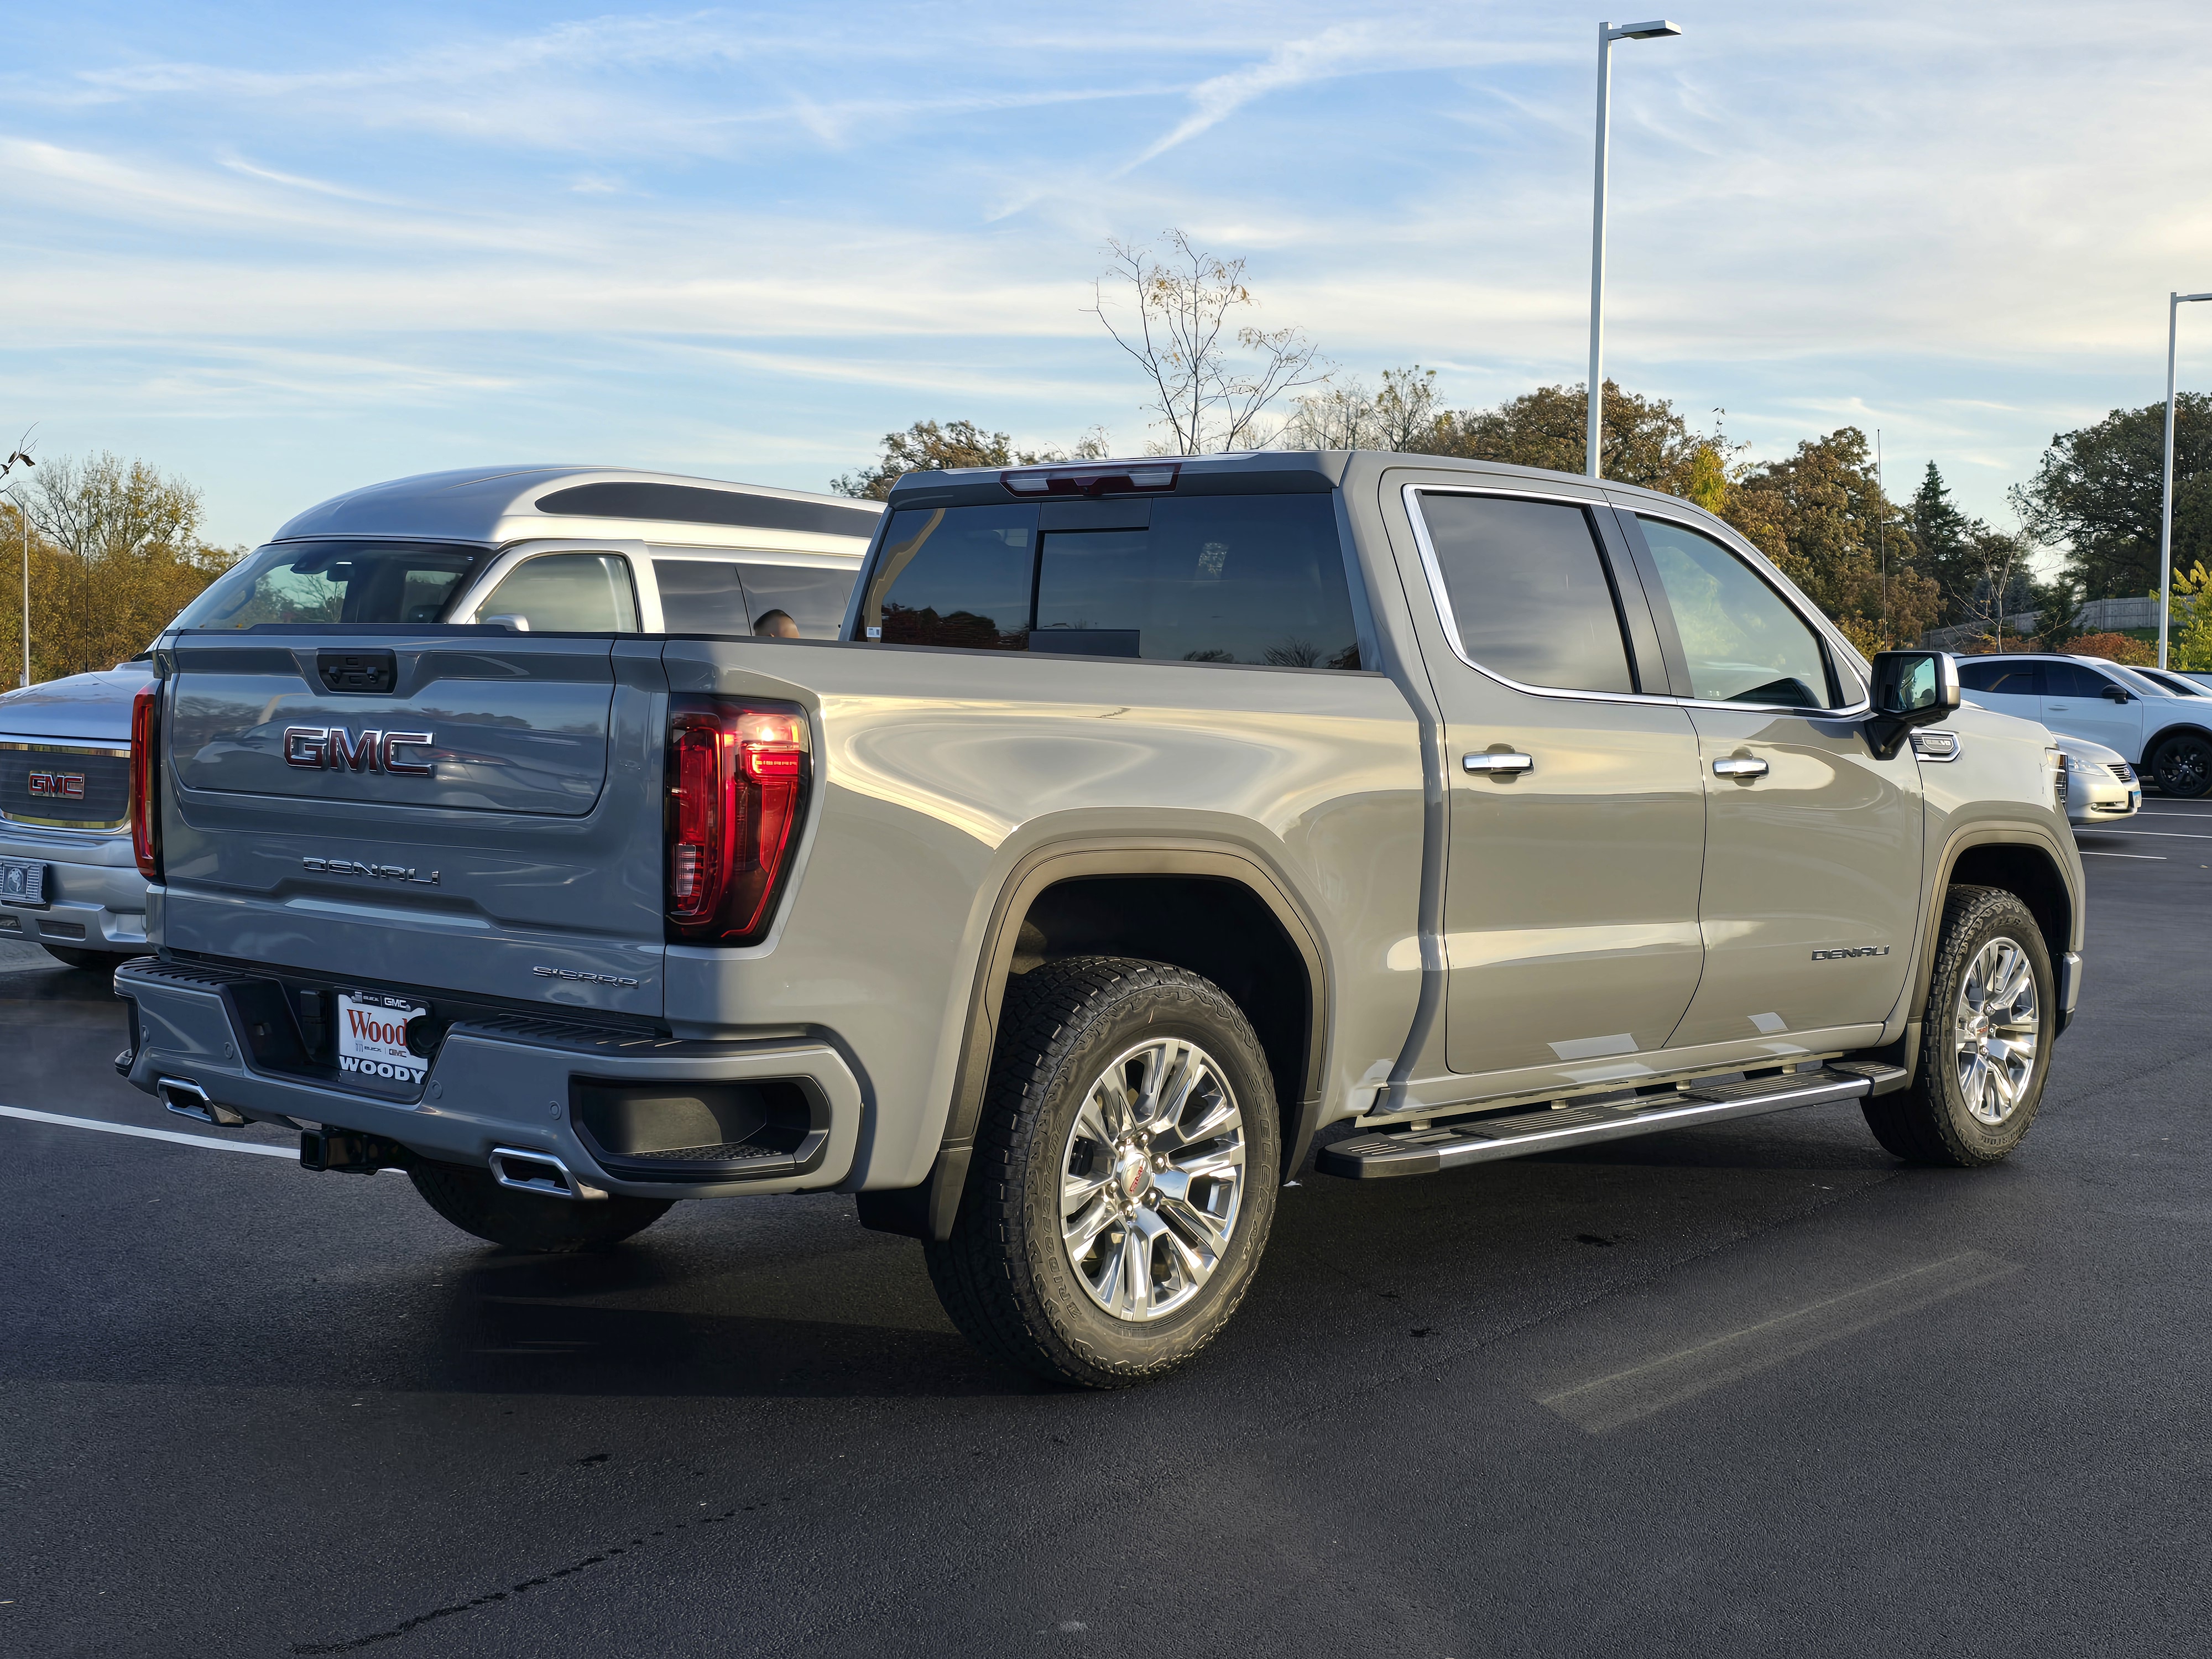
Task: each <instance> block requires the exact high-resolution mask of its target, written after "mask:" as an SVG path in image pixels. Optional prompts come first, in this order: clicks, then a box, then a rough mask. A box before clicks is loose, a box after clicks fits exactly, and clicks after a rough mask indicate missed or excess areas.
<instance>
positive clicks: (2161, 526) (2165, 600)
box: [2158, 294, 2212, 668]
mask: <svg viewBox="0 0 2212 1659" xmlns="http://www.w3.org/2000/svg"><path fill="white" fill-rule="evenodd" d="M2199 300H2212V294H2168V295H2166V489H2165V491H2164V493H2163V494H2162V495H2160V497H2159V504H2158V665H2159V666H2160V668H2163V667H2165V666H2166V621H2167V618H2168V617H2170V616H2171V615H2172V611H2173V347H2174V336H2175V333H2176V331H2177V328H2178V325H2179V323H2180V320H2181V308H2182V307H2184V306H2186V305H2194V304H2196V303H2197V301H2199Z"/></svg>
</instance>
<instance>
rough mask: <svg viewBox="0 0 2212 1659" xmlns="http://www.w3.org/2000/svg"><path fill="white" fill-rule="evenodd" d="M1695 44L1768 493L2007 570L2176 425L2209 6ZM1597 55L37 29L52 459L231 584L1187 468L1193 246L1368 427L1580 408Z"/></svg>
mask: <svg viewBox="0 0 2212 1659" xmlns="http://www.w3.org/2000/svg"><path fill="white" fill-rule="evenodd" d="M1637 15H1638V16H1641V15H1644V14H1640V13H1639V14H1637ZM1673 15H1674V19H1675V21H1678V22H1679V23H1680V24H1681V25H1682V26H1683V27H1685V29H1686V31H1687V32H1686V34H1685V35H1684V36H1683V38H1681V39H1679V40H1664V41H1653V42H1644V43H1632V44H1629V45H1626V46H1623V47H1620V48H1618V49H1617V50H1616V56H1615V101H1614V121H1615V137H1616V146H1615V151H1614V167H1613V204H1614V212H1613V250H1612V277H1611V282H1610V285H1609V295H1610V297H1609V302H1608V328H1607V336H1608V346H1607V368H1608V371H1609V372H1611V373H1613V374H1617V375H1618V376H1619V377H1620V379H1621V380H1622V381H1623V382H1624V383H1625V384H1627V385H1630V386H1634V387H1637V388H1638V389H1639V390H1643V391H1646V392H1652V393H1656V394H1659V395H1662V396H1666V397H1669V398H1673V399H1674V400H1675V402H1676V404H1678V406H1679V407H1680V408H1682V409H1683V410H1685V411H1686V412H1687V413H1689V414H1690V415H1691V416H1692V418H1693V419H1699V420H1708V419H1710V418H1711V410H1715V409H1722V408H1724V409H1725V410H1727V416H1726V427H1727V429H1728V431H1729V434H1730V435H1731V436H1733V437H1735V438H1737V439H1741V440H1747V441H1750V442H1751V443H1752V445H1753V453H1756V454H1773V453H1782V452H1784V451H1786V450H1787V449H1788V448H1789V447H1790V445H1792V444H1793V443H1794V442H1795V441H1796V440H1797V439H1798V438H1800V437H1802V436H1806V435H1811V434H1813V433H1815V432H1819V431H1824V430H1826V429H1828V428H1832V427H1834V426H1837V425H1838V424H1842V423H1844V422H1857V423H1858V424H1861V425H1863V426H1865V427H1867V428H1875V427H1877V426H1878V427H1880V428H1881V429H1882V432H1883V435H1884V438H1883V441H1884V447H1885V450H1886V453H1887V461H1888V470H1889V479H1890V488H1891V492H1892V494H1893V495H1905V494H1906V493H1909V491H1910V489H1911V486H1912V484H1913V483H1914V482H1915V480H1916V479H1917V474H1918V472H1919V470H1920V468H1921V466H1922V465H1923V464H1924V463H1925V462H1926V461H1927V460H1928V459H1929V458H1931V457H1933V458H1934V459H1936V460H1937V461H1938V462H1939V463H1940V464H1941V465H1942V467H1943V470H1944V471H1945V473H1946V474H1947V475H1948V477H1950V478H1951V480H1952V481H1953V483H1954V488H1955V489H1956V490H1957V492H1958V494H1959V495H1960V498H1961V499H1962V500H1963V501H1965V502H1966V504H1967V505H1968V506H1970V507H1972V508H1973V509H1974V510H1976V511H1978V512H1982V513H1987V514H1989V515H1990V516H1992V517H1994V518H1996V519H1998V520H2001V521H2004V522H2009V516H2008V513H2007V512H2006V509H2005V507H2004V500H2003V492H2004V487H2005V486H2006V485H2007V484H2008V483H2012V482H2015V481H2016V480H2019V479H2021V478H2022V477H2026V476H2027V474H2028V473H2029V472H2030V471H2032V470H2033V466H2034V464H2035V461H2036V458H2037V457H2038V455H2039V453H2040V452H2041V450H2042V447H2043V446H2044V445H2045V443H2046V442H2047V441H2049V439H2050V436H2051V433H2052V432H2054V431H2056V430H2058V429H2060V428H2067V427H2071V426H2074V425H2076V424H2079V423H2081V422H2083V421H2086V420H2088V419H2093V418H2094V417H2095V416H2098V415H2100V414H2101V413H2102V412H2103V411H2104V410H2106V409H2109V408H2111V407H2112V406H2114V405H2115V404H2143V403H2148V402H2150V401H2152V400H2154V398H2159V397H2160V396H2162V395H2163V391H2164V371H2165V364H2164V350H2165V324H2166V307H2165V296H2166V291H2167V290H2168V289H2171V288H2174V287H2177V286H2179V287H2180V288H2183V289H2192V288H2195V289H2212V188H2209V187H2212V96H2208V95H2207V94H2208V93H2212V68H2209V67H2208V58H2207V52H2206V47H2205V44H2204V43H2205V35H2204V33H2203V29H2202V27H2201V19H2200V17H2199V15H2198V14H2197V12H2196V10H2195V9H2194V8H2192V7H2191V6H2187V5H2185V4H2181V3H2161V4H2147V3H2112V0H2106V3H2104V4H2101V5H2100V6H2097V7H2094V8H2088V7H2081V6H2078V5H2067V6H2059V5H2044V4H2036V3H2021V4H2008V5H2005V6H2002V7H2000V6H1996V5H1979V4H1950V5H1944V4H1928V3H1920V4H1910V5H1881V4H1869V5H1860V6H1855V7H1853V6H1845V7H1828V6H1824V7H1809V6H1783V7H1778V6H1775V5H1772V4H1768V5H1763V6H1760V5H1747V4H1719V3H1693V4H1690V5H1688V6H1687V7H1686V9H1681V10H1679V11H1676V12H1674V14H1673ZM1596 17H1597V13H1596V12H1595V11H1593V10H1589V9H1582V8H1564V7H1558V6H1552V5H1526V4H1524V5H1518V6H1510V7H1500V6H1484V5H1480V4H1474V3H1467V0H1459V3H1453V4H1449V5H1433V6H1429V5H1395V6H1393V5H1374V6H1367V7H1356V8H1350V9H1347V8H1345V7H1343V6H1341V5H1319V4H1305V3H1300V0H1274V3H1268V4H1264V5H1257V4H1255V5H1236V4H1217V5H1209V4H1206V3H1202V0H1186V3H1182V4H1177V5H1172V6H1170V5H1156V4H1145V3H1135V4H1124V5H1118V6H1114V7H1110V8H1108V7H1079V6H1061V7H1057V8H1039V7H1036V6H1034V5H1030V6H1022V7H1002V6H996V5H993V4H988V3H969V4H962V5H957V6H953V5H905V6H883V5H868V4H860V3H822V4H817V5H813V6H810V7H805V8H789V9H760V8H747V7H720V8H705V9H653V8H647V7H616V8H611V9H596V10H595V9H589V8H587V7H579V8H576V9H562V8H561V7H559V6H557V5H496V4H471V3H466V0H454V3H447V4H442V5H437V6H430V5H421V4H415V3H408V0H399V3H384V4H380V5H379V6H376V7H344V8H339V7H309V6H301V5H299V4H297V3H288V4H283V5H248V4H232V5H202V4H191V3H179V0H164V3H161V4H120V3H117V4H99V3H62V4H58V5H55V6H50V7H46V8H42V9H22V8H19V9H17V10H16V11H15V12H14V13H11V15H10V18H9V30H8V40H7V52H6V60H5V63H4V64H3V65H0V216H4V217H0V222H4V224H5V226H6V241H5V252H4V255H0V293H4V299H5V307H6V318H7V329H6V333H5V337H4V340H0V354H4V355H0V426H6V427H8V428H9V430H8V431H7V433H6V434H5V435H6V436H9V437H13V436H14V435H15V431H16V430H19V429H21V428H22V427H23V426H25V425H27V424H29V423H30V422H33V421H36V422H39V436H40V447H41V448H42V449H43V450H45V451H48V452H55V453H76V452H82V451H85V450H90V449H99V448H111V449H114V450H117V451H118V452H120V453H125V454H137V455H143V456H144V457H145V458H146V459H149V460H152V461H154V462H155V463H156V464H158V465H161V466H163V467H165V468H167V469H169V470H172V471H179V472H182V473H184V474H185V475H186V476H188V477H191V479H192V480H193V481H194V482H196V483H198V484H200V485H201V486H202V488H203V489H204V491H205V495H206V502H207V508H208V524H207V529H208V531H209V532H210V534H211V535H212V536H213V537H214V538H216V539H218V540H222V541H225V542H236V541H244V542H252V541H256V540H258V539H260V538H262V537H264V536H265V535H266V534H267V533H268V532H270V530H271V529H273V528H274V527H275V526H276V524H278V523H279V522H281V521H282V520H283V519H284V518H286V517H288V516H289V514H290V513H293V512H295V511H296V510H298V509H299V508H301V507H305V506H307V505H308V504H310V503H312V502H313V501H317V500H319V499H321V498H322V497H324V496H326V495H331V494H333V493H335V492H336V491H337V490H340V489H345V488H348V487H349V486H352V485H355V484H359V483H368V482H370V481H373V480H375V479H378V478H384V477H395V476H398V475H400V474H404V473H407V472H413V471H427V470H430V469H433V468H439V467H446V466H455V465H472V464H476V463H478V462H486V463H489V462H507V461H530V460H576V461H596V462H606V463H611V464H619V465H643V466H657V467H667V468H671V469H675V470H679V471H696V472H701V473H705V474H708V475H710V476H714V477H732V478H741V479H749V480H752V481H756V482H761V483H776V484H783V485H787V486H792V487H796V488H811V489H820V488H823V487H825V486H826V484H827V482H828V480H829V478H830V477H832V476H833V475H835V474H836V473H838V472H841V471H847V470H848V469H851V468H854V467H856V466H858V465H862V464H864V463H865V462H866V460H867V459H869V458H870V457H871V455H872V453H873V450H874V448H875V446H876V443H877V441H878V439H879V438H880V435H882V434H883V433H884V431H886V430H888V429H890V428H893V427H903V426H905V425H906V424H908V422H911V421H914V420H916V419H920V418H924V417H936V418H940V419H942V418H952V417H958V416H965V417H968V418H971V419H974V420H976V421H978V422H982V423H984V424H986V425H987V426H990V427H994V428H1004V429H1006V430H1009V431H1012V433H1014V434H1015V435H1016V436H1017V437H1018V438H1019V439H1021V440H1024V441H1028V442H1031V443H1039V444H1042V443H1054V442H1061V443H1064V442H1066V441H1070V440H1072V439H1073V438H1074V437H1075V436H1077V435H1079V434H1080V433H1081V432H1082V431H1084V430H1085V428H1090V427H1091V426H1094V425H1103V426H1104V427H1105V428H1106V429H1107V431H1108V433H1109V436H1110V438H1111V439H1112V441H1113V442H1114V445H1115V448H1116V450H1117V451H1121V452H1134V451H1138V450H1140V449H1141V448H1142V447H1143V446H1144V443H1145V441H1146V438H1147V436H1148V435H1149V434H1148V432H1147V428H1146V417H1145V416H1144V414H1143V413H1142V412H1141V410H1140V408H1139V405H1140V404H1141V402H1142V387H1141V386H1139V383H1138V381H1137V380H1135V379H1134V378H1133V374H1132V372H1131V371H1130V369H1129V368H1128V366H1127V362H1126V361H1125V360H1123V359H1122V358H1121V356H1120V355H1119V353H1118V352H1117V351H1116V350H1115V349H1114V347H1113V346H1112V344H1111V343H1110V342H1109V341H1108V340H1107V339H1106V337H1104V335H1103V332H1102V331H1100V329H1099V327H1098V325H1097V321H1096V319H1093V318H1091V317H1090V316H1088V315H1086V314H1085V311H1084V307H1085V306H1086V305H1087V304H1088V303H1089V301H1090V297H1091V287H1090V284H1091V280H1092V278H1093V277H1094V276H1097V274H1098V272H1099V270H1101V268H1102V266H1103V254H1102V252H1101V250H1102V247H1103V244H1104V243H1105V241H1106V240H1107V239H1108V238H1109V237H1120V238H1123V239H1125V240H1128V239H1141V238H1146V237H1148V236H1150V235H1152V234H1154V233H1156V232H1158V230H1160V229H1161V228H1164V227H1165V226H1169V225H1176V226H1181V227H1182V228H1184V229H1186V230H1187V231H1188V232H1189V233H1190V234H1192V236H1193V237H1194V240H1198V241H1199V242H1200V243H1201V244H1203V245H1205V246H1208V247H1211V248H1212V249H1215V250H1217V251H1218V252H1225V253H1231V254H1241V255H1243V256H1246V257H1247V258H1249V262H1250V264H1249V276H1250V278H1251V280H1252V283H1253V284H1254V287H1255V290H1256V291H1257V292H1258V294H1259V295H1260V296H1261V300H1262V301H1264V305H1265V316H1264V319H1265V320H1266V321H1267V322H1268V323H1269V324H1271V325H1284V324H1294V325H1299V326H1301V327H1303V328H1304V329H1305V330H1306V331H1308V332H1309V333H1310V334H1311V335H1312V336H1313V337H1314V338H1315V339H1316V341H1317V342H1318V343H1320V344H1321V346H1322V349H1323V350H1324V351H1325V352H1326V353H1327V355H1328V356H1329V357H1330V358H1331V359H1332V360H1333V361H1334V362H1336V363H1337V364H1338V365H1340V368H1342V370H1343V371H1344V372H1346V373H1348V374H1360V375H1362V376H1364V377H1366V378H1368V379H1370V380H1371V379H1372V378H1373V377H1374V375H1375V374H1376V372H1377V371H1378V370H1380V369H1381V368H1385V367H1389V366H1392V365H1395V364H1401V363H1407V362H1416V361H1418V362H1421V363H1423V364H1425V365H1429V366H1431V367H1434V368H1437V369H1438V370H1439V371H1440V374H1439V384H1440V386H1441V387H1442V389H1443V392H1444V393H1445V395H1446V397H1447V398H1449V400H1450V401H1452V402H1453V403H1455V404H1489V403H1494V402H1496V401H1497V400H1498V399H1499V398H1504V397H1506V396H1510V395H1512V394H1514V393H1516V392H1521V391H1522V390H1525V389H1527V388H1528V387H1529V386H1534V385H1537V384H1541V383H1543V382H1547V381H1578V380H1580V379H1581V377H1582V373H1583V353H1584V350H1585V330H1586V328H1587V316H1588V313H1587V305H1588V280H1589V278H1588V260H1589V165H1590V125H1591V99H1592V70H1593V58H1594V56H1595V46H1594V35H1595V21H1596ZM2202 310H2203V311H2204V312H2205V313H2212V306H2207V307H2202ZM2192 336H2193V337H2192ZM2183 362H2184V383H2185V384H2195V385H2197V386H2212V315H2207V316H2204V317H2202V318H2197V319H2191V318H2189V317H2188V316H2187V315H2186V314H2185V326H2184V351H2183ZM2192 377H2193V379H2192Z"/></svg>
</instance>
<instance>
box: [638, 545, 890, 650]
mask: <svg viewBox="0 0 2212 1659" xmlns="http://www.w3.org/2000/svg"><path fill="white" fill-rule="evenodd" d="M859 570H860V565H859V563H858V562H854V564H853V565H852V567H851V568H848V569H844V570H833V569H828V568H823V567H822V566H819V565H803V564H749V565H745V566H744V567H742V569H741V574H742V575H743V578H744V584H745V598H746V599H747V600H748V601H749V602H750V605H751V606H752V613H753V628H754V630H755V631H756V632H758V631H760V630H761V629H762V628H763V624H764V623H773V621H774V617H775V613H776V612H777V611H781V612H782V613H783V614H784V615H785V616H787V617H790V618H791V620H792V622H793V623H795V624H796V625H797V627H798V629H799V638H800V639H802V640H834V639H836V637H837V626H838V624H839V623H842V622H843V621H844V620H845V602H846V601H847V600H848V599H851V598H852V597H853V578H854V574H857V573H858V571H859ZM672 625H673V624H671V626H672Z"/></svg>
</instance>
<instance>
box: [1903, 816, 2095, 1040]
mask: <svg viewBox="0 0 2212 1659" xmlns="http://www.w3.org/2000/svg"><path fill="white" fill-rule="evenodd" d="M1978 847H2026V848H2033V850H2034V851H2036V852H2039V853H2041V854H2043V855H2044V856H2045V858H2046V859H2047V860H2049V861H2050V864H2051V871H2052V873H2053V874H2054V875H2056V876H2057V878H2058V884H2059V885H2060V887H2062V888H2063V889H2064V890H2065V893H2066V903H2067V918H2066V921H2067V933H2068V937H2067V939H2066V941H2065V943H2064V945H2063V949H2064V950H2066V951H2071V950H2072V949H2073V948H2074V945H2073V937H2074V935H2075V933H2078V932H2079V931H2080V928H2081V889H2080V888H2079V887H2078V886H2077V885H2076V884H2075V883H2074V882H2073V881H2072V880H2071V879H2070V878H2069V876H2068V874H2067V862H2066V859H2065V856H2064V854H2063V853H2062V852H2061V850H2060V848H2059V847H2058V844H2057V842H2055V841H2053V840H2052V839H2051V834H2050V832H2049V831H2048V830H2046V829H2043V828H2041V827H2040V826H2039V825H2036V824H2033V823H1972V824H1967V825H1966V826H1964V827H1963V828H1961V829H1958V830H1957V831H1955V832H1954V834H1953V835H1952V836H1951V838H1950V839H1949V840H1948V841H1947V842H1944V843H1943V850H1942V852H1941V853H1939V854H1937V855H1936V879H1935V881H1934V882H1932V883H1931V884H1929V888H1928V896H1929V902H1928V914H1927V915H1926V916H1925V917H1924V918H1923V921H1922V924H1921V928H1920V936H1919V939H1918V940H1917V943H1916V944H1915V945H1914V947H1913V949H1914V961H1913V963H1912V972H1911V976H1910V977H1909V978H1908V979H1907V980H1906V981H1905V997H1904V1000H1903V1002H1902V1005H1901V1006H1903V1008H1904V1010H1905V1037H1906V1045H1907V1049H1908V1052H1910V1051H1911V1050H1912V1049H1915V1048H1917V1047H1918V1044H1917V1041H1915V1036H1916V1034H1917V1030H1918V1028H1919V1027H1920V1026H1921V1024H1923V1022H1924V1021H1925V1020H1926V1018H1927V1017H1928V987H1929V981H1932V980H1933V979H1934V978H1935V976H1936V934H1937V933H1938V932H1940V931H1941V929H1942V926H1943V895H1944V894H1945V893H1947V892H1948V891H1949V890H1950V886H1951V873H1952V872H1953V871H1954V870H1956V869H1957V868H1958V866H1959V860H1960V857H1962V856H1963V855H1964V854H1967V853H1969V852H1972V850H1973V849H1974V848H1978Z"/></svg>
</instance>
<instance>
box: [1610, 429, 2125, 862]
mask: <svg viewBox="0 0 2212 1659" xmlns="http://www.w3.org/2000/svg"><path fill="white" fill-rule="evenodd" d="M1600 453H1603V452H1600ZM2076 850H2078V851H2079V852H2080V853H2081V856H2082V857H2083V858H2085V859H2142V860H2145V861H2146V862H2148V863H2151V864H2164V863H2165V862H2166V860H2164V859H2163V858H2161V857H2160V856H2159V855H2158V854H2156V853H2097V852H2092V851H2091V850H2090V849H2089V848H2087V847H2083V848H2078V849H2076Z"/></svg>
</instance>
